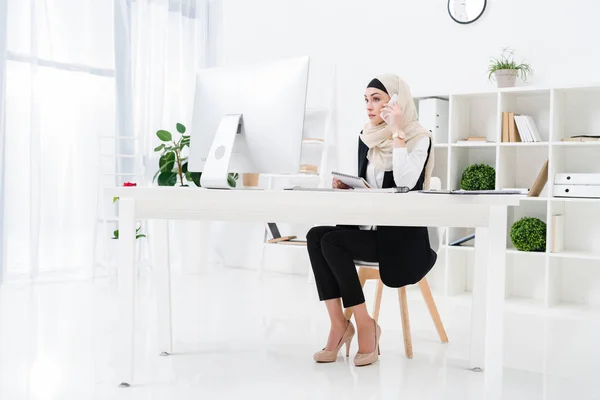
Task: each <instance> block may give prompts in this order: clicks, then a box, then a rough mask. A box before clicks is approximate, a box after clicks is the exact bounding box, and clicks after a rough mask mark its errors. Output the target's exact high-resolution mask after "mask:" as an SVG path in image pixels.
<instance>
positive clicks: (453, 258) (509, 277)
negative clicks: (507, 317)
mask: <svg viewBox="0 0 600 400" xmlns="http://www.w3.org/2000/svg"><path fill="white" fill-rule="evenodd" d="M449 249H450V248H449ZM539 254H541V255H544V253H539ZM521 255H522V253H520V252H519V253H514V252H507V254H506V285H505V287H506V289H505V298H506V299H507V301H511V300H512V301H514V302H520V303H527V304H529V305H531V304H535V305H536V306H538V307H543V306H544V301H545V296H546V258H545V257H539V256H534V257H522V256H521ZM447 256H448V261H449V263H450V264H449V265H450V268H449V271H448V282H447V284H448V286H447V293H448V295H449V296H461V295H463V294H464V293H471V292H472V291H473V274H474V265H475V264H474V262H475V252H474V251H448V252H447Z"/></svg>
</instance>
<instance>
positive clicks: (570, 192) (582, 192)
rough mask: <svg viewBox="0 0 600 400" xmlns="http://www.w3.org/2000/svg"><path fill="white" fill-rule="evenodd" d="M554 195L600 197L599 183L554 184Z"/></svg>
mask: <svg viewBox="0 0 600 400" xmlns="http://www.w3.org/2000/svg"><path fill="white" fill-rule="evenodd" d="M553 195H554V197H583V198H592V199H593V198H600V185H554V191H553Z"/></svg>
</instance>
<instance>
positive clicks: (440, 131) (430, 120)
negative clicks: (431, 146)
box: [419, 98, 450, 143]
mask: <svg viewBox="0 0 600 400" xmlns="http://www.w3.org/2000/svg"><path fill="white" fill-rule="evenodd" d="M449 104H450V102H449V101H448V100H444V99H438V98H429V99H421V100H419V122H420V123H421V125H423V126H424V127H425V128H426V129H429V131H430V132H431V134H432V135H433V143H448V111H449V110H448V109H449Z"/></svg>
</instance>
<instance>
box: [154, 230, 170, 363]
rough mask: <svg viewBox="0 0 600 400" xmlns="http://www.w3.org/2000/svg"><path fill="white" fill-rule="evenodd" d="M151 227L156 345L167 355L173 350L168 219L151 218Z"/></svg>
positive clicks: (163, 354) (161, 353)
mask: <svg viewBox="0 0 600 400" xmlns="http://www.w3.org/2000/svg"><path fill="white" fill-rule="evenodd" d="M152 228H153V229H152V235H151V248H152V264H153V268H152V271H153V273H152V275H153V276H152V279H153V281H154V288H155V289H156V305H157V311H158V347H159V352H160V355H161V356H168V355H169V354H171V353H172V352H173V328H172V326H173V325H172V316H171V264H170V253H169V247H170V246H169V221H168V220H166V219H161V220H153V221H152Z"/></svg>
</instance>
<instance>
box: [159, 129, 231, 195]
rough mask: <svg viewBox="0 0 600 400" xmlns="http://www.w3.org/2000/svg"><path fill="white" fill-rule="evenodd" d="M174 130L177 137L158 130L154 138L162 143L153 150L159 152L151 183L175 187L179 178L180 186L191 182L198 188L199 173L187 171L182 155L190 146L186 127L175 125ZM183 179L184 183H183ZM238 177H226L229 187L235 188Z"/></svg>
mask: <svg viewBox="0 0 600 400" xmlns="http://www.w3.org/2000/svg"><path fill="white" fill-rule="evenodd" d="M175 128H176V129H177V132H178V133H179V137H178V138H175V137H174V135H173V134H172V133H171V132H169V131H166V130H163V129H161V130H159V131H157V132H156V136H157V137H158V138H159V139H160V140H161V141H162V142H163V143H161V144H160V145H159V146H158V147H156V148H155V149H154V151H155V152H161V155H160V159H159V160H158V171H157V172H156V174H155V175H154V178H153V179H152V180H153V181H157V182H158V186H175V185H176V184H177V178H179V185H180V186H189V185H188V184H187V183H189V182H193V183H194V184H195V185H196V186H198V187H200V178H201V176H202V173H201V172H190V171H189V170H188V157H186V156H185V155H184V152H185V148H186V147H189V146H190V135H186V134H185V133H186V130H187V129H186V127H185V125H183V124H181V123H177V124H176V126H175ZM184 178H185V182H184ZM238 178H239V175H238V174H237V173H230V174H229V175H228V177H227V182H228V183H229V186H231V187H236V185H237V180H238Z"/></svg>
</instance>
